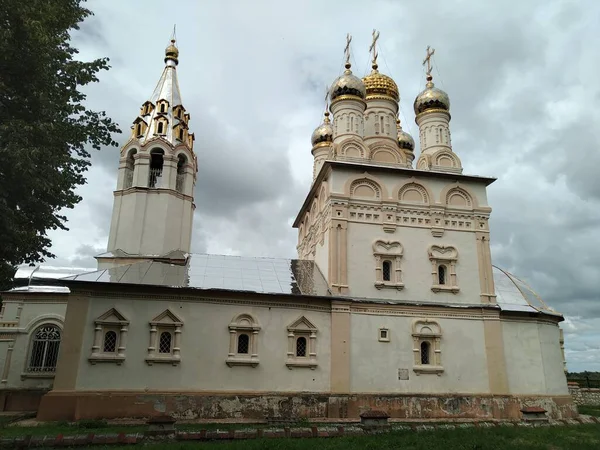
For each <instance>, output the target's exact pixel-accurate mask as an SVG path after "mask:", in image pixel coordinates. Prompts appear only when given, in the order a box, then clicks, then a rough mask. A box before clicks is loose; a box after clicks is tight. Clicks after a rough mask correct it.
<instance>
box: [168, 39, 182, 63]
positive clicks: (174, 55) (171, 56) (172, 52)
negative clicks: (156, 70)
mask: <svg viewBox="0 0 600 450" xmlns="http://www.w3.org/2000/svg"><path fill="white" fill-rule="evenodd" d="M178 58H179V49H178V48H177V47H175V39H171V45H169V46H168V47H167V48H166V49H165V62H167V61H168V60H172V61H175V64H177V63H179V59H178Z"/></svg>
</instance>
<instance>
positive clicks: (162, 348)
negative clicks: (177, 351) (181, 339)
mask: <svg viewBox="0 0 600 450" xmlns="http://www.w3.org/2000/svg"><path fill="white" fill-rule="evenodd" d="M171 339H172V337H171V333H169V332H168V331H163V332H162V333H160V338H159V339H158V353H171Z"/></svg>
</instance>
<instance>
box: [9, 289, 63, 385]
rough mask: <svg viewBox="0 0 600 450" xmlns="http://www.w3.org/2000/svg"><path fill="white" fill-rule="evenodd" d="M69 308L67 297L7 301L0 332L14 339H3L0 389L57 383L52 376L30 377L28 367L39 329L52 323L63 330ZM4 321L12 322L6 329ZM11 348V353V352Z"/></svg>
mask: <svg viewBox="0 0 600 450" xmlns="http://www.w3.org/2000/svg"><path fill="white" fill-rule="evenodd" d="M66 309H67V303H66V296H63V297H62V298H60V297H45V298H44V299H41V300H40V299H38V301H36V299H35V298H33V297H32V298H31V299H30V300H26V301H10V300H5V301H4V314H3V316H2V322H1V323H0V330H1V332H2V333H3V334H4V333H9V334H10V335H11V336H12V337H11V338H2V339H0V368H2V369H1V370H2V382H1V383H0V389H3V388H9V389H25V388H30V389H33V388H36V389H37V388H42V389H45V388H50V387H52V383H53V381H54V379H53V376H52V375H49V376H45V377H38V376H31V375H28V374H27V367H28V364H29V360H30V357H31V354H30V352H31V348H30V344H31V339H32V337H33V335H34V333H35V332H36V330H37V329H38V328H39V327H40V326H42V325H45V324H53V325H57V326H59V328H61V329H62V328H63V325H64V317H65V312H66ZM4 322H13V323H15V324H16V326H14V325H11V326H10V328H6V325H4V324H3V323H4ZM9 347H12V350H11V351H9Z"/></svg>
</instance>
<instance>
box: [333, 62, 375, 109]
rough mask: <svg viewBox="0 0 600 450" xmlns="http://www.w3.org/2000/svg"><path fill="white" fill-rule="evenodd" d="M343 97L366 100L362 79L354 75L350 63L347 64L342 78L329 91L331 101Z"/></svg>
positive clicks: (338, 78) (337, 79) (336, 80)
mask: <svg viewBox="0 0 600 450" xmlns="http://www.w3.org/2000/svg"><path fill="white" fill-rule="evenodd" d="M343 95H344V96H345V95H349V96H353V97H359V98H361V99H364V98H365V96H366V90H365V85H364V83H363V82H362V80H361V79H360V78H358V77H357V76H355V75H353V74H352V71H351V70H350V64H349V63H346V70H344V73H343V74H342V75H341V76H339V77H337V78H336V79H335V81H334V82H333V84H332V85H331V89H330V90H329V97H330V99H331V101H333V100H335V99H336V98H338V97H341V96H343Z"/></svg>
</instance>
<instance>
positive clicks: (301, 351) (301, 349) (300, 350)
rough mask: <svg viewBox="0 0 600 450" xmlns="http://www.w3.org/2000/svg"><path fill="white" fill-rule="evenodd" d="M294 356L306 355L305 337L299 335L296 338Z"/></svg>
mask: <svg viewBox="0 0 600 450" xmlns="http://www.w3.org/2000/svg"><path fill="white" fill-rule="evenodd" d="M296 356H300V357H305V356H306V338H305V337H304V336H300V337H299V338H298V339H296Z"/></svg>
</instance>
